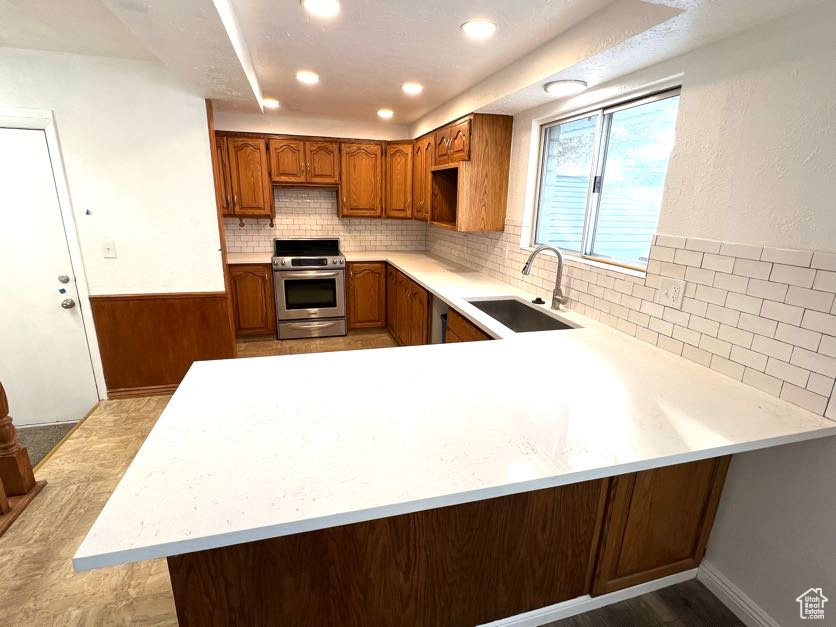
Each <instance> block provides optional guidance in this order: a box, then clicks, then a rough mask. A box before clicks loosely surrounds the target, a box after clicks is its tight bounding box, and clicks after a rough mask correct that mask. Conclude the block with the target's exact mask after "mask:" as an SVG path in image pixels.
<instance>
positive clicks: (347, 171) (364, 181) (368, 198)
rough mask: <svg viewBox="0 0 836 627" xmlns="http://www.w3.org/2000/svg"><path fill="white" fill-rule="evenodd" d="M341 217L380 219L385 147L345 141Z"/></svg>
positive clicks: (342, 162) (341, 160)
mask: <svg viewBox="0 0 836 627" xmlns="http://www.w3.org/2000/svg"><path fill="white" fill-rule="evenodd" d="M341 152H342V155H341V158H340V175H341V177H342V183H341V185H340V217H341V218H379V217H381V215H382V214H383V184H382V183H383V146H382V145H381V144H354V143H344V144H342V150H341Z"/></svg>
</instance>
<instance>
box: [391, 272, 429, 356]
mask: <svg viewBox="0 0 836 627" xmlns="http://www.w3.org/2000/svg"><path fill="white" fill-rule="evenodd" d="M386 319H387V321H388V327H389V332H390V333H391V334H392V336H393V337H394V338H395V340H397V342H398V344H401V345H402V346H418V345H421V344H427V343H429V338H430V294H429V292H427V290H425V289H424V288H423V287H421V286H420V285H418V284H417V283H416V282H415V281H413V280H412V279H410V278H409V277H407V276H405V275H404V274H403V273H402V272H399V271H398V270H396V269H395V268H393V267H392V266H388V268H387V270H386Z"/></svg>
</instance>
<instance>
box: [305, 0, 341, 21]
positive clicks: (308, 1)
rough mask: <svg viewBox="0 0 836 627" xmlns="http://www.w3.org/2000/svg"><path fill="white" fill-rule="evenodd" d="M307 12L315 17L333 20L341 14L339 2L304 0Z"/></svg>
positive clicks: (337, 0) (332, 0)
mask: <svg viewBox="0 0 836 627" xmlns="http://www.w3.org/2000/svg"><path fill="white" fill-rule="evenodd" d="M302 6H303V7H305V11H307V12H308V13H310V14H311V15H313V16H314V17H322V18H326V19H328V18H332V17H336V16H337V15H338V14H339V12H340V3H339V0H302Z"/></svg>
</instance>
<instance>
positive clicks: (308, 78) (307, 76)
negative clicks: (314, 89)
mask: <svg viewBox="0 0 836 627" xmlns="http://www.w3.org/2000/svg"><path fill="white" fill-rule="evenodd" d="M296 80H297V81H299V82H300V83H305V85H316V84H317V83H318V82H319V74H317V73H316V72H311V71H310V70H299V71H298V72H296Z"/></svg>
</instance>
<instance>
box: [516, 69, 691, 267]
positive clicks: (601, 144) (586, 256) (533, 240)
mask: <svg viewBox="0 0 836 627" xmlns="http://www.w3.org/2000/svg"><path fill="white" fill-rule="evenodd" d="M681 92H682V86H681V85H678V86H676V87H670V88H665V89H663V90H660V91H655V92H653V93H650V94H645V95H641V96H637V97H632V98H629V99H624V100H620V101H617V102H614V103H609V104H607V105H606V106H600V105H599V106H596V107H589V108H586V109H583V110H580V111H574V112H572V113H569V114H567V115H561V116H560V117H557V118H553V119H549V120H542V121H539V122H538V126H539V148H538V150H537V163H536V177H535V180H534V208H533V212H532V214H531V215H532V221H531V231H530V236H529V242H528V244H529V246H530V247H531V248H534V247H536V246H537V245H538V244H537V224H538V219H539V213H540V211H539V210H540V186H541V182H542V181H541V179H542V176H543V153H544V151H545V145H546V132H547V131H548V129H549V128H552V127H554V126H559V125H561V124H567V123H569V122H573V121H575V120H580V119H583V118H588V117H592V116H596V115H597V116H598V120H597V123H596V127H595V144H594V145H593V148H592V159H591V160H590V175H589V186H588V188H587V192H586V207H585V210H584V223H583V231H582V234H581V246H580V250H579V251H575V250H566V251H565V252H566V253H567V254H568V255H571V256H574V257H578V258H580V259H583V260H584V261H587V262H593V263H595V265H598V264H602V265H604V266H614V267H615V268H623V269H625V270H628V271H632V272H639V273H642V274H643V273H645V272H646V271H647V267H646V266H642V265H638V264H630V263H626V262H623V261H618V260H614V259H610V258H608V257H601V256H598V255H594V254H593V253H592V250H593V246H594V243H595V231H596V226H597V222H598V210H599V208H600V205H601V193H600V192H596V191H595V190H594V186H595V181H596V178H598V177H599V176H600V177H601V184H602V185H603V176H604V166H605V163H606V158H607V149H608V147H609V126H610V124H611V123H612V116H611V114H612V113H616V112H618V111H622V110H624V109H630V108H632V107H638V106H641V105H644V104H648V103H651V102H656V101H658V100H664V99H666V98H673V97H675V96H679V95H680V94H681ZM562 250H563V249H561V251H562Z"/></svg>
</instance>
